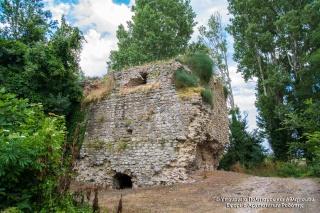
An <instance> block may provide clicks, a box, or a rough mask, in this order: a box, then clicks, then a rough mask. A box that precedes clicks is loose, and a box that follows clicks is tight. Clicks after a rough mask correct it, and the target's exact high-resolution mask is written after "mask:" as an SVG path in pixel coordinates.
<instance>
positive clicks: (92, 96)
mask: <svg viewBox="0 0 320 213" xmlns="http://www.w3.org/2000/svg"><path fill="white" fill-rule="evenodd" d="M114 86H115V80H114V78H113V77H111V76H108V77H106V78H104V79H103V80H101V81H97V82H95V83H94V88H93V89H91V90H89V91H86V92H85V98H84V100H83V103H84V104H89V103H93V102H99V101H100V100H101V99H103V98H105V97H107V96H108V95H110V94H111V92H112V90H113V88H114Z"/></svg>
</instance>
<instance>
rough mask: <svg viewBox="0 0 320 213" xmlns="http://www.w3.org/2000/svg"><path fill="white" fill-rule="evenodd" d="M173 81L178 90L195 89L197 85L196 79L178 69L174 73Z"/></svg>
mask: <svg viewBox="0 0 320 213" xmlns="http://www.w3.org/2000/svg"><path fill="white" fill-rule="evenodd" d="M174 80H175V85H176V87H177V88H178V89H182V88H187V87H196V86H197V85H198V79H197V77H196V76H195V75H194V74H192V73H190V72H187V71H186V70H184V69H179V70H177V71H176V72H175V76H174Z"/></svg>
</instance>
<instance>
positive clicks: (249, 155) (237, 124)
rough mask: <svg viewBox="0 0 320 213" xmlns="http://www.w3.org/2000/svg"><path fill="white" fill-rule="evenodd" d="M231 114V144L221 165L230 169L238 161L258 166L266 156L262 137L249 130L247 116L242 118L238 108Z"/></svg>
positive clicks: (246, 166) (247, 166) (243, 164)
mask: <svg viewBox="0 0 320 213" xmlns="http://www.w3.org/2000/svg"><path fill="white" fill-rule="evenodd" d="M230 114H231V119H230V136H229V137H230V144H229V146H228V147H227V150H226V151H227V152H226V153H225V155H224V156H223V158H222V159H221V161H220V165H219V167H220V168H222V169H225V170H230V169H231V168H232V166H234V165H236V164H237V163H238V164H239V165H240V166H243V167H245V168H253V167H256V166H258V165H259V164H261V163H262V162H263V159H264V157H265V154H264V152H265V151H264V149H263V147H262V144H261V143H262V140H261V138H260V137H259V136H258V134H256V133H250V132H248V130H247V120H246V117H245V118H242V116H241V113H240V111H239V109H238V108H236V109H235V110H232V111H231V112H230Z"/></svg>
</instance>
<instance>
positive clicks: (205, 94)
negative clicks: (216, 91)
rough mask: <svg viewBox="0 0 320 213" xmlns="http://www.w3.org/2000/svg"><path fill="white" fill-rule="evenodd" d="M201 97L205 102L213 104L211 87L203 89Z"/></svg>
mask: <svg viewBox="0 0 320 213" xmlns="http://www.w3.org/2000/svg"><path fill="white" fill-rule="evenodd" d="M201 97H202V100H203V101H204V102H206V103H208V104H210V105H211V106H212V105H213V94H212V90H211V89H208V88H205V89H203V90H202V91H201Z"/></svg>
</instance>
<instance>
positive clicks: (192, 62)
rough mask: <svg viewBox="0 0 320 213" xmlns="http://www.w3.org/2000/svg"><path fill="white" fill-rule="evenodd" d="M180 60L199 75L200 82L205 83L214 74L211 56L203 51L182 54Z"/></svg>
mask: <svg viewBox="0 0 320 213" xmlns="http://www.w3.org/2000/svg"><path fill="white" fill-rule="evenodd" d="M181 62H182V63H184V64H186V65H188V67H190V69H191V70H192V72H193V73H194V74H195V75H196V76H198V77H199V79H200V81H201V84H203V85H207V84H208V83H209V81H210V79H211V76H212V75H213V74H214V72H213V68H214V63H213V61H212V60H211V58H210V57H209V56H208V55H207V54H204V53H195V54H192V55H186V56H183V57H182V59H181Z"/></svg>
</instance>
